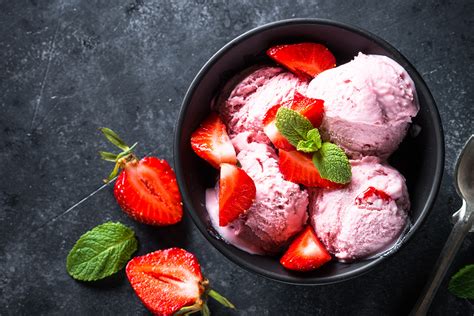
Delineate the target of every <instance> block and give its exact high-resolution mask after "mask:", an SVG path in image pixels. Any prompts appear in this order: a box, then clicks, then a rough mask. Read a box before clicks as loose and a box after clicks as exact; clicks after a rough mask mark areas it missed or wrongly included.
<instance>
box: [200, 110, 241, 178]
mask: <svg viewBox="0 0 474 316" xmlns="http://www.w3.org/2000/svg"><path fill="white" fill-rule="evenodd" d="M191 147H192V148H193V150H194V152H195V153H196V154H197V155H198V156H199V157H201V158H202V159H204V160H206V161H207V162H208V163H210V164H211V165H212V166H213V167H214V168H216V169H219V165H220V164H222V163H230V164H233V165H235V164H236V163H237V158H236V154H235V149H234V146H233V145H232V142H231V141H230V138H229V135H227V131H226V127H225V125H224V123H223V122H222V120H221V119H220V117H219V116H218V115H217V113H214V112H213V113H211V115H209V117H208V118H207V119H205V120H204V122H202V123H201V125H200V126H199V128H198V129H197V130H195V131H194V133H193V134H192V135H191Z"/></svg>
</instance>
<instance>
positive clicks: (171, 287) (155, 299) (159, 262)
mask: <svg viewBox="0 0 474 316" xmlns="http://www.w3.org/2000/svg"><path fill="white" fill-rule="evenodd" d="M126 273H127V277H128V280H129V281H130V284H131V285H132V287H133V289H134V291H135V293H136V294H137V296H138V297H139V298H140V300H141V301H142V302H143V304H144V305H145V306H146V307H147V308H148V309H149V310H150V311H151V312H152V313H153V314H155V315H162V316H168V315H190V314H192V313H196V312H199V311H201V313H202V314H203V315H204V316H208V315H210V312H209V308H208V307H207V300H208V297H209V296H210V297H212V298H213V299H215V300H216V301H218V302H219V303H221V304H222V305H224V306H226V307H229V308H235V307H234V305H233V304H232V303H231V302H229V301H228V300H227V299H226V298H225V297H223V296H221V295H220V294H219V293H217V292H216V291H214V290H212V289H211V288H210V287H209V281H208V280H207V279H205V278H204V277H203V276H202V273H201V267H200V265H199V262H198V260H197V258H196V257H195V256H194V255H193V254H191V253H189V252H187V251H186V250H183V249H180V248H170V249H165V250H158V251H155V252H152V253H149V254H147V255H144V256H141V257H135V258H133V259H132V260H130V261H129V263H128V264H127V268H126Z"/></svg>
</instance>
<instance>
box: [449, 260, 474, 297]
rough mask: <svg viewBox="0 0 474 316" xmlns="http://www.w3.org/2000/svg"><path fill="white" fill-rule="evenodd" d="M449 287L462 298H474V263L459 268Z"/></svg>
mask: <svg viewBox="0 0 474 316" xmlns="http://www.w3.org/2000/svg"><path fill="white" fill-rule="evenodd" d="M448 289H449V291H450V292H451V293H453V294H454V295H456V296H457V297H460V298H467V299H470V300H473V299H474V264H470V265H467V266H465V267H464V268H462V269H461V270H459V271H458V272H457V273H456V274H455V275H454V276H453V277H452V278H451V281H449V285H448Z"/></svg>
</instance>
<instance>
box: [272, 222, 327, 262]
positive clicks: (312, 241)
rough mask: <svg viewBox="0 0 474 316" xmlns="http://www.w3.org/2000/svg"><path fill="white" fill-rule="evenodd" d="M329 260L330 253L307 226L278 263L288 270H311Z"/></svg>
mask: <svg viewBox="0 0 474 316" xmlns="http://www.w3.org/2000/svg"><path fill="white" fill-rule="evenodd" d="M330 260H331V255H330V254H329V252H328V251H327V250H326V248H325V247H324V245H323V244H322V243H321V242H320V241H319V239H318V236H316V234H315V232H314V231H313V229H312V228H311V226H307V227H306V228H305V230H304V231H303V232H302V233H301V234H300V235H298V236H297V237H296V238H295V240H293V242H292V243H291V245H290V247H289V248H288V250H287V251H286V252H285V254H284V255H283V257H281V259H280V263H281V264H282V265H283V266H284V267H285V268H286V269H289V270H295V271H311V270H314V269H317V268H319V267H320V266H322V265H323V264H325V263H326V262H328V261H330Z"/></svg>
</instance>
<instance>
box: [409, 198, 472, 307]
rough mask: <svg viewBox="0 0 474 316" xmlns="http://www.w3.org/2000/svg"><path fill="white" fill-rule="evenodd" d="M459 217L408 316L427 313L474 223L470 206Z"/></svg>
mask: <svg viewBox="0 0 474 316" xmlns="http://www.w3.org/2000/svg"><path fill="white" fill-rule="evenodd" d="M461 215H462V216H459V219H458V221H457V222H456V224H454V227H453V230H452V231H451V234H450V235H449V237H448V240H447V241H446V243H445V244H444V247H443V250H441V253H440V255H439V258H438V260H437V261H436V264H435V268H434V270H433V272H432V273H431V276H430V278H429V281H428V283H427V284H426V286H425V288H424V289H423V292H422V294H421V296H420V297H419V299H418V301H417V303H416V305H415V307H414V308H413V309H412V311H411V313H410V315H416V316H422V315H426V314H427V313H428V309H429V308H430V304H431V302H432V301H433V298H434V297H435V295H436V291H437V290H438V287H439V286H440V284H441V282H442V281H443V279H444V276H445V274H446V271H447V270H448V268H449V266H450V265H451V262H452V261H453V259H454V257H455V256H456V253H457V252H458V250H459V247H461V245H462V242H463V240H464V238H465V237H466V235H467V234H468V233H469V230H470V229H471V227H472V225H473V223H474V210H473V207H472V205H469V204H468V205H467V208H466V212H465V213H464V214H461Z"/></svg>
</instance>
